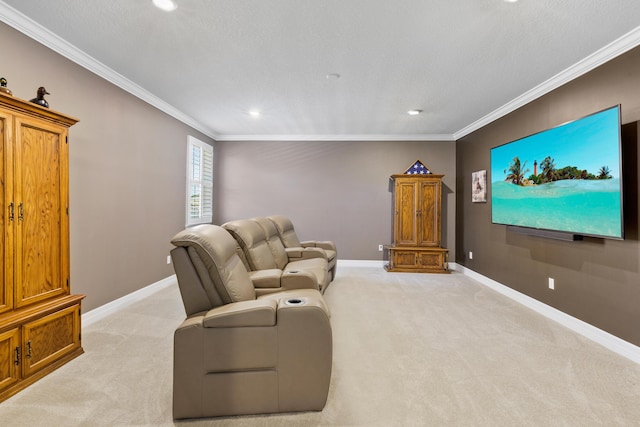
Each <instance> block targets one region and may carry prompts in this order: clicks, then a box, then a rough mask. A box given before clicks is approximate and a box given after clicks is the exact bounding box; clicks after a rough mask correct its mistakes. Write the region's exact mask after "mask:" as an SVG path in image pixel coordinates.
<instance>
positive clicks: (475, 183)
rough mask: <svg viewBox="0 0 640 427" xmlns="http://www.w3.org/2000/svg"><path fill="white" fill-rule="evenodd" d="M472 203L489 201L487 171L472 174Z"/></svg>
mask: <svg viewBox="0 0 640 427" xmlns="http://www.w3.org/2000/svg"><path fill="white" fill-rule="evenodd" d="M471 201H472V202H473V203H483V202H486V201H487V171H486V170H482V171H477V172H472V173H471Z"/></svg>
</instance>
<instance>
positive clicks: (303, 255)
mask: <svg viewBox="0 0 640 427" xmlns="http://www.w3.org/2000/svg"><path fill="white" fill-rule="evenodd" d="M285 251H286V252H287V257H289V260H292V261H293V260H299V259H310V258H324V259H327V254H326V253H325V252H324V249H321V248H316V247H304V248H303V247H294V248H285Z"/></svg>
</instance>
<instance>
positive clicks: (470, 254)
mask: <svg viewBox="0 0 640 427" xmlns="http://www.w3.org/2000/svg"><path fill="white" fill-rule="evenodd" d="M469 259H473V252H471V251H469Z"/></svg>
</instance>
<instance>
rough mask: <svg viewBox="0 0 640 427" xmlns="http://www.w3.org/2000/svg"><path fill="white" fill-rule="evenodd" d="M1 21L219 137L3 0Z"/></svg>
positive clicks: (187, 122) (172, 114) (209, 135)
mask: <svg viewBox="0 0 640 427" xmlns="http://www.w3.org/2000/svg"><path fill="white" fill-rule="evenodd" d="M0 21H2V22H4V23H5V24H7V25H9V26H11V27H13V28H15V29H16V30H18V31H20V32H21V33H23V34H24V35H26V36H28V37H30V38H32V39H34V40H35V41H37V42H38V43H40V44H42V45H44V46H46V47H48V48H49V49H51V50H53V51H55V52H57V53H59V54H60V55H62V56H64V57H65V58H67V59H69V60H71V61H73V62H75V63H76V64H78V65H80V66H81V67H84V68H86V69H87V70H89V71H91V72H92V73H94V74H96V75H98V76H100V77H102V78H103V79H105V80H107V81H109V82H110V83H113V84H114V85H116V86H118V87H119V88H121V89H123V90H125V91H127V92H129V93H130V94H132V95H134V96H136V97H137V98H140V99H141V100H143V101H145V102H146V103H148V104H150V105H152V106H154V107H156V108H157V109H159V110H160V111H163V112H165V113H167V114H168V115H170V116H172V117H173V118H175V119H177V120H179V121H181V122H182V123H184V124H186V125H188V126H191V127H192V128H194V129H196V130H198V131H200V132H202V133H203V134H205V135H207V136H208V137H210V138H213V139H216V135H215V133H214V132H213V130H211V129H209V128H208V127H207V126H205V125H203V124H202V123H200V122H198V121H197V120H195V119H194V118H192V117H190V116H188V115H186V114H184V113H183V112H182V111H180V110H178V109H177V108H175V107H173V106H172V105H170V104H169V103H167V102H165V101H163V100H162V99H160V98H158V97H157V96H155V95H153V94H152V93H151V92H149V91H147V90H146V89H143V88H142V87H141V86H138V85H137V84H135V83H133V82H132V81H131V80H129V79H127V78H126V77H124V76H123V75H121V74H119V73H117V72H116V71H114V70H113V69H111V68H109V67H107V66H106V65H104V64H103V63H101V62H100V61H97V60H96V59H95V58H93V57H91V56H89V55H87V54H86V53H84V52H83V51H81V50H80V49H78V48H77V47H75V46H74V45H72V44H71V43H69V42H67V41H66V40H64V39H62V38H61V37H60V36H58V35H56V34H54V33H53V32H51V31H49V30H48V29H46V28H44V27H43V26H42V25H40V24H38V23H37V22H35V21H34V20H32V19H31V18H29V17H28V16H25V15H23V14H22V13H20V12H18V11H17V10H16V9H14V8H12V7H11V6H9V5H7V4H6V3H5V2H3V1H1V0H0Z"/></svg>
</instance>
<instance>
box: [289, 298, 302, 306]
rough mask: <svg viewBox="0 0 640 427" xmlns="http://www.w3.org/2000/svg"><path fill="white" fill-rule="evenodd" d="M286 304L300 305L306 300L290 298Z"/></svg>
mask: <svg viewBox="0 0 640 427" xmlns="http://www.w3.org/2000/svg"><path fill="white" fill-rule="evenodd" d="M285 304H286V305H290V306H298V305H304V304H305V301H304V300H303V299H302V298H289V299H288V300H286V301H285Z"/></svg>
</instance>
